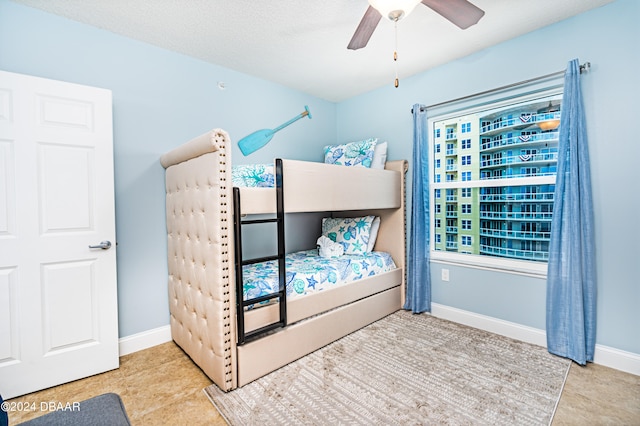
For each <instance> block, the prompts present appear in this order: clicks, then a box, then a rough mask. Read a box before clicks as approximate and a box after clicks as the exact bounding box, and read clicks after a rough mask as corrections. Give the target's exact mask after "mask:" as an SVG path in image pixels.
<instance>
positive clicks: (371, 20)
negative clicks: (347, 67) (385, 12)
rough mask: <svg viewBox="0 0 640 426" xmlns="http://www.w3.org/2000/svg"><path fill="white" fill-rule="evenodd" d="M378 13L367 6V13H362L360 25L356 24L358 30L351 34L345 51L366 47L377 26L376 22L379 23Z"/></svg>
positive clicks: (379, 16) (380, 16)
mask: <svg viewBox="0 0 640 426" xmlns="http://www.w3.org/2000/svg"><path fill="white" fill-rule="evenodd" d="M380 18H382V15H380V12H378V11H377V10H376V9H374V8H373V7H371V6H369V8H368V9H367V11H366V12H365V13H364V16H363V17H362V20H361V21H360V24H358V28H356V32H355V33H353V37H351V41H350V42H349V45H348V46H347V49H351V50H358V49H361V48H363V47H365V46H366V45H367V43H368V42H369V39H370V38H371V35H372V34H373V31H374V30H375V29H376V27H377V26H378V22H380Z"/></svg>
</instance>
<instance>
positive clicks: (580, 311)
mask: <svg viewBox="0 0 640 426" xmlns="http://www.w3.org/2000/svg"><path fill="white" fill-rule="evenodd" d="M559 138H560V139H559V141H558V172H557V177H556V189H555V195H554V207H553V219H552V222H551V240H550V243H549V264H548V272H547V348H548V350H549V352H551V353H553V354H556V355H559V356H562V357H565V358H570V359H572V360H574V361H575V362H577V363H578V364H581V365H585V364H586V363H587V362H588V361H589V362H592V361H593V353H594V351H595V335H596V274H595V253H594V251H595V244H594V230H593V225H594V221H593V202H592V198H591V177H590V173H589V153H588V149H587V133H586V123H585V117H584V111H583V106H582V93H581V90H580V65H579V64H578V60H577V59H574V60H573V61H570V62H569V66H568V67H567V70H566V72H565V80H564V95H563V100H562V112H561V117H560V134H559Z"/></svg>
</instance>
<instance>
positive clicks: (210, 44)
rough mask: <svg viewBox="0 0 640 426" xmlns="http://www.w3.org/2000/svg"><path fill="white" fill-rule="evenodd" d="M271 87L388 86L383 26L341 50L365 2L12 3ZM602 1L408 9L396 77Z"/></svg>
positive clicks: (478, 1)
mask: <svg viewBox="0 0 640 426" xmlns="http://www.w3.org/2000/svg"><path fill="white" fill-rule="evenodd" d="M12 1H14V2H15V3H21V4H24V5H27V6H32V7H35V8H38V9H42V10H44V11H47V12H51V13H54V14H57V15H61V16H64V17H67V18H70V19H73V20H76V21H79V22H83V23H86V24H89V25H93V26H96V27H99V28H103V29H106V30H108V31H111V32H114V33H117V34H120V35H124V36H127V37H130V38H133V39H137V40H141V41H144V42H147V43H150V44H153V45H156V46H159V47H162V48H165V49H169V50H172V51H176V52H180V53H183V54H186V55H189V56H193V57H195V58H199V59H202V60H204V61H207V62H211V63H214V64H217V65H221V66H223V67H226V68H229V69H232V70H236V71H239V72H242V73H246V74H249V75H253V76H256V77H260V78H264V79H266V80H270V81H274V82H277V83H281V84H283V85H285V86H288V87H291V88H294V89H297V90H300V91H303V92H306V93H309V94H312V95H315V96H318V97H320V98H323V99H327V100H329V101H335V102H337V101H341V100H344V99H346V98H349V97H351V96H354V95H357V94H360V93H364V92H366V91H369V90H372V89H375V88H378V87H381V86H384V85H387V84H389V85H391V84H393V79H394V76H395V68H394V64H393V60H392V56H393V49H394V40H395V36H394V29H393V23H391V22H390V21H386V20H382V21H380V24H379V25H378V28H377V29H376V31H375V32H374V34H373V36H372V37H371V40H370V41H369V44H368V45H367V47H365V48H364V49H360V50H357V51H352V50H347V48H346V46H347V44H348V42H349V40H350V39H351V36H352V35H353V32H354V31H355V28H356V26H357V25H358V23H359V22H360V19H361V18H362V15H363V14H364V11H365V10H366V9H367V7H368V3H367V0H322V1H312V0H306V1H305V0H278V1H256V0H12ZM611 1H612V0H535V1H531V0H471V2H472V3H474V4H475V5H476V6H478V7H479V8H481V9H483V10H484V11H485V16H484V17H483V18H482V19H481V20H480V22H479V23H478V24H477V25H474V26H472V27H470V28H468V29H467V30H464V31H463V30H460V29H459V28H458V27H456V26H454V25H453V24H451V23H450V22H448V21H447V20H445V19H444V18H442V17H441V16H440V15H438V14H436V13H435V12H433V11H432V10H431V9H429V8H427V7H424V6H422V5H418V7H416V9H415V10H414V12H413V13H412V14H411V15H409V16H408V17H407V18H405V19H403V20H402V21H400V22H399V24H398V67H399V74H400V79H401V84H402V78H403V77H407V76H410V75H413V74H416V73H419V72H421V71H424V70H427V69H429V68H433V67H435V66H437V65H441V64H443V63H446V62H449V61H451V60H453V59H457V58H461V57H463V56H466V55H469V54H470V53H473V52H476V51H478V50H481V49H484V48H486V47H489V46H492V45H495V44H497V43H499V42H502V41H504V40H508V39H510V38H513V37H516V36H518V35H521V34H525V33H527V32H530V31H533V30H535V29H538V28H541V27H543V26H546V25H549V24H552V23H554V22H558V21H560V20H563V19H566V18H568V17H570V16H573V15H577V14H579V13H581V12H584V11H586V10H589V9H592V8H595V7H598V6H601V5H603V4H606V3H610V2H611Z"/></svg>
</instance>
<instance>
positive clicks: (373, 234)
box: [367, 142, 386, 253]
mask: <svg viewBox="0 0 640 426" xmlns="http://www.w3.org/2000/svg"><path fill="white" fill-rule="evenodd" d="M385 143H386V142H385ZM378 229H380V218H379V217H378V216H376V217H375V219H373V222H371V229H370V230H369V243H368V244H367V252H369V253H370V252H372V251H373V246H374V245H375V244H376V238H378Z"/></svg>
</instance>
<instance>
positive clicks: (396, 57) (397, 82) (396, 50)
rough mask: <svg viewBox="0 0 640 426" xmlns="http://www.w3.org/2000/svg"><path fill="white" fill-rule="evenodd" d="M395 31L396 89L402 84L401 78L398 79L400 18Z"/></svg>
mask: <svg viewBox="0 0 640 426" xmlns="http://www.w3.org/2000/svg"><path fill="white" fill-rule="evenodd" d="M394 27H395V32H396V41H395V48H394V50H393V63H394V66H395V69H396V80H395V82H394V86H395V87H396V89H397V88H398V86H399V85H400V80H398V20H397V19H396V20H395V22H394Z"/></svg>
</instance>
